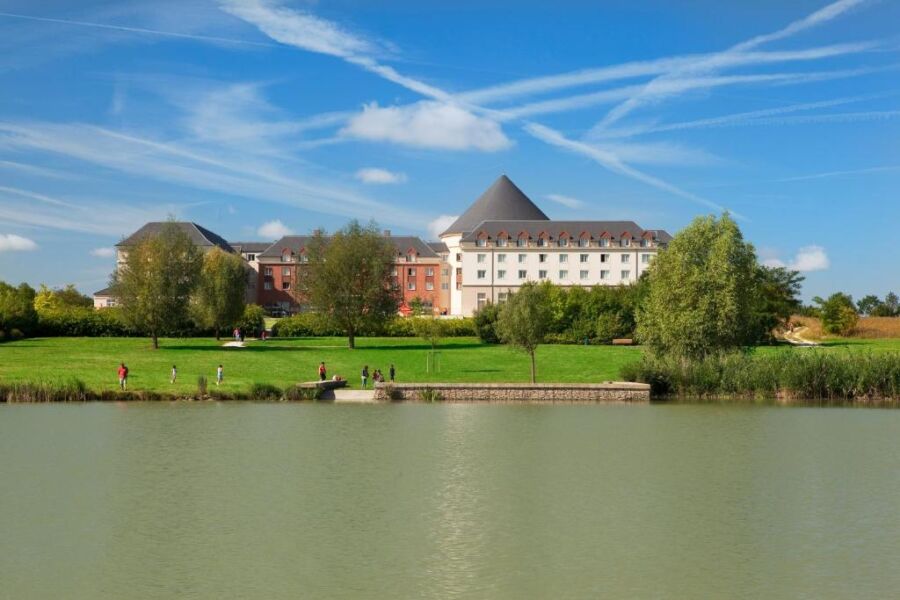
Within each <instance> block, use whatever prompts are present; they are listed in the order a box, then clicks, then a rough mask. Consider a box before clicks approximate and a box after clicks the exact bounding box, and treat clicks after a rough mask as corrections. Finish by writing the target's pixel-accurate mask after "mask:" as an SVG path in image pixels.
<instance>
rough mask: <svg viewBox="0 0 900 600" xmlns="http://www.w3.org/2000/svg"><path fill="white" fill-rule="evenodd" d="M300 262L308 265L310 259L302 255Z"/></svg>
mask: <svg viewBox="0 0 900 600" xmlns="http://www.w3.org/2000/svg"><path fill="white" fill-rule="evenodd" d="M300 262H302V263H308V262H309V257H308V256H307V255H305V254H301V255H300Z"/></svg>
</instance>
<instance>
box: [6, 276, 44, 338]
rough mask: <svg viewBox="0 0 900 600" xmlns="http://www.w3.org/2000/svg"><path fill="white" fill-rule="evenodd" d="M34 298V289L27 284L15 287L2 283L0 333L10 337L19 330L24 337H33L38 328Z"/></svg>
mask: <svg viewBox="0 0 900 600" xmlns="http://www.w3.org/2000/svg"><path fill="white" fill-rule="evenodd" d="M34 297H35V293H34V288H33V287H31V286H30V285H28V284H27V283H21V284H19V286H18V287H13V286H11V285H9V284H8V283H5V282H3V281H0V331H4V332H5V334H7V335H8V334H9V333H10V332H11V331H12V330H13V329H17V330H18V331H19V332H21V333H22V334H24V335H31V334H32V333H33V332H34V329H35V327H36V326H37V312H35V310H34Z"/></svg>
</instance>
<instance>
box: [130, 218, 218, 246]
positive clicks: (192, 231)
mask: <svg viewBox="0 0 900 600" xmlns="http://www.w3.org/2000/svg"><path fill="white" fill-rule="evenodd" d="M166 223H167V222H166V221H154V222H151V223H147V224H145V225H144V226H143V227H141V228H140V229H138V230H137V231H135V232H134V233H132V234H131V235H130V236H128V237H127V238H125V239H124V240H122V241H121V242H119V243H118V244H116V246H133V245H135V244H137V243H138V242H140V241H141V240H143V239H144V238H146V237H148V236H153V235H159V233H160V231H162V228H163V226H164V225H166ZM174 224H175V225H177V226H178V228H179V229H181V231H183V232H184V233H186V234H187V236H188V237H189V238H191V241H192V242H193V243H194V245H195V246H206V247H212V246H218V247H219V248H221V249H222V250H225V251H226V252H234V248H232V247H231V245H230V244H229V243H228V242H226V241H225V239H224V238H222V237H221V236H220V235H219V234H217V233H213V232H212V231H210V230H209V229H206V228H205V227H201V226H200V225H197V224H196V223H192V222H190V221H174Z"/></svg>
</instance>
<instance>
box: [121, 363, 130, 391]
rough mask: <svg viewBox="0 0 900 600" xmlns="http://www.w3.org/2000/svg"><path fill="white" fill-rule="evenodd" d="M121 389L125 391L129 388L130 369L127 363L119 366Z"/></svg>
mask: <svg viewBox="0 0 900 600" xmlns="http://www.w3.org/2000/svg"><path fill="white" fill-rule="evenodd" d="M119 387H120V388H121V389H122V390H123V391H124V390H125V388H127V387H128V367H126V366H125V363H120V364H119Z"/></svg>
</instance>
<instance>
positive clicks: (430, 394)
mask: <svg viewBox="0 0 900 600" xmlns="http://www.w3.org/2000/svg"><path fill="white" fill-rule="evenodd" d="M418 396H419V401H420V402H440V401H441V400H443V399H444V396H443V394H441V392H440V391H439V390H435V389H431V388H423V389H421V390H419V392H418Z"/></svg>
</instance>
